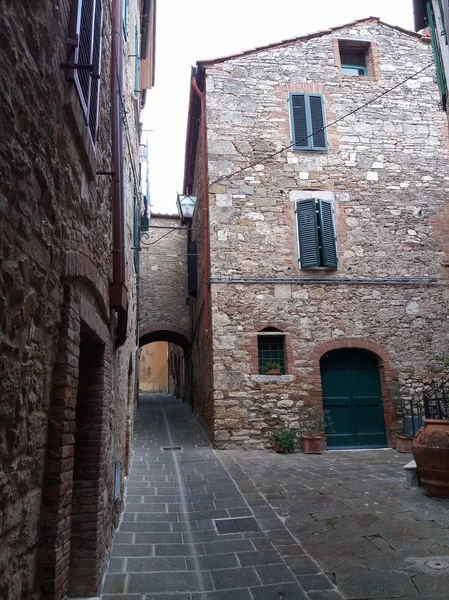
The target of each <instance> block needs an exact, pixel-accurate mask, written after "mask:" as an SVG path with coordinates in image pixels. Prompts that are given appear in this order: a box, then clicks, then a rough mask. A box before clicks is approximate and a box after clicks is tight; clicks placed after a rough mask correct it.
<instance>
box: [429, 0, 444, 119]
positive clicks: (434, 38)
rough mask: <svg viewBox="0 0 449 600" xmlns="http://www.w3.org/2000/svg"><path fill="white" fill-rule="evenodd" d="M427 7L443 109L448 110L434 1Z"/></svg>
mask: <svg viewBox="0 0 449 600" xmlns="http://www.w3.org/2000/svg"><path fill="white" fill-rule="evenodd" d="M426 8H427V19H428V22H429V28H430V36H431V40H432V48H433V54H434V58H435V68H436V72H437V82H438V87H439V89H440V95H441V102H442V105H443V110H446V104H447V85H446V77H445V74H444V67H443V59H442V58H441V49H440V43H439V40H438V32H437V29H436V25H435V18H434V14H433V8H432V3H431V2H427V4H426Z"/></svg>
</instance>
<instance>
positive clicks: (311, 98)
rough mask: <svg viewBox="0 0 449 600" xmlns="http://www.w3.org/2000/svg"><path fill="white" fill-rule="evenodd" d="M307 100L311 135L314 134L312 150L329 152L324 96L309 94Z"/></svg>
mask: <svg viewBox="0 0 449 600" xmlns="http://www.w3.org/2000/svg"><path fill="white" fill-rule="evenodd" d="M307 100H308V103H309V111H310V113H309V114H310V127H311V131H310V133H313V135H312V148H313V149H314V150H327V139H326V130H325V129H324V127H325V124H326V123H325V119H324V101H323V96H321V95H312V94H309V95H308V96H307Z"/></svg>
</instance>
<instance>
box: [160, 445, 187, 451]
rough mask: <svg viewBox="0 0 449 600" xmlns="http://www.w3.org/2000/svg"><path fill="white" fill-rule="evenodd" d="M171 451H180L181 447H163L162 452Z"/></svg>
mask: <svg viewBox="0 0 449 600" xmlns="http://www.w3.org/2000/svg"><path fill="white" fill-rule="evenodd" d="M171 450H182V446H164V447H163V448H162V452H170V451H171Z"/></svg>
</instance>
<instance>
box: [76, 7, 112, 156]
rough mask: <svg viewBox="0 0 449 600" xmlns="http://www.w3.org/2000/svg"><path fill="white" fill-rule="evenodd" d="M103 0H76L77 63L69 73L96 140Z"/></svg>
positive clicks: (91, 132) (93, 140)
mask: <svg viewBox="0 0 449 600" xmlns="http://www.w3.org/2000/svg"><path fill="white" fill-rule="evenodd" d="M102 27H103V2H102V0H72V14H71V19H70V32H69V39H70V41H71V44H72V52H71V56H70V61H69V62H71V63H73V65H74V66H73V67H72V68H71V69H69V70H68V74H67V77H68V79H71V80H72V81H73V82H74V83H75V86H76V89H77V92H78V96H79V99H80V101H81V106H82V109H83V113H84V118H85V119H86V125H87V128H88V130H89V133H90V136H91V139H92V142H93V144H94V145H95V143H96V138H97V128H98V109H99V101H100V67H101V36H102Z"/></svg>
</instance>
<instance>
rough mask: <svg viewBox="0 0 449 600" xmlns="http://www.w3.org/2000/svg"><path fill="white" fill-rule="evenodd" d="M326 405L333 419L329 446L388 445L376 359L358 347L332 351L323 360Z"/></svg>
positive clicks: (324, 402)
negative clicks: (357, 348)
mask: <svg viewBox="0 0 449 600" xmlns="http://www.w3.org/2000/svg"><path fill="white" fill-rule="evenodd" d="M321 382H322V386H323V406H324V410H327V411H328V414H329V416H330V418H331V419H332V421H333V431H331V430H330V428H329V427H328V428H327V431H326V437H327V445H328V447H329V448H383V447H385V446H386V445H387V439H386V435H385V423H384V413H383V406H382V397H381V390H380V379H379V369H378V365H377V361H376V359H375V358H374V357H373V356H371V355H370V354H368V353H365V352H363V351H357V350H337V351H334V352H329V353H328V354H326V355H324V356H323V358H322V359H321Z"/></svg>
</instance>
